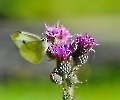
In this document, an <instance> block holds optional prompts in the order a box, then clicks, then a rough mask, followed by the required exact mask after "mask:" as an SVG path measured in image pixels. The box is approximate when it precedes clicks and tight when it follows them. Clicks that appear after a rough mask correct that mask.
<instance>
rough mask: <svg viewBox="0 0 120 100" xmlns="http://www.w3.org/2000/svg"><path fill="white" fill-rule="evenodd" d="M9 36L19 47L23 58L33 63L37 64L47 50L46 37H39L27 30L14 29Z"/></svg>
mask: <svg viewBox="0 0 120 100" xmlns="http://www.w3.org/2000/svg"><path fill="white" fill-rule="evenodd" d="M11 38H12V40H13V41H14V43H15V44H16V45H17V47H18V48H19V51H20V54H21V56H22V57H23V58H25V59H26V60H28V61H29V62H31V63H33V64H39V63H41V61H42V60H43V58H44V56H45V53H46V50H47V39H46V38H40V37H39V36H36V35H34V34H32V33H29V32H24V31H16V32H14V33H12V34H11Z"/></svg>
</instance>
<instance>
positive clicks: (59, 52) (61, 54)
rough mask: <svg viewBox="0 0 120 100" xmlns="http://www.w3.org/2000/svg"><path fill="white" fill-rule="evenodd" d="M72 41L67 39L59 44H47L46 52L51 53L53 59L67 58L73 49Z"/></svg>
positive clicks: (61, 59) (62, 59) (63, 59)
mask: <svg viewBox="0 0 120 100" xmlns="http://www.w3.org/2000/svg"><path fill="white" fill-rule="evenodd" d="M72 43H74V40H73V41H71V42H70V41H68V42H64V43H60V44H53V43H51V44H49V47H48V53H49V55H52V58H53V59H57V60H60V61H65V60H68V59H69V57H70V55H71V54H72V53H73V52H74V51H75V49H74V46H73V44H72Z"/></svg>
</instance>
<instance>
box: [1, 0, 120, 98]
mask: <svg viewBox="0 0 120 100" xmlns="http://www.w3.org/2000/svg"><path fill="white" fill-rule="evenodd" d="M58 20H60V23H61V24H63V25H64V26H65V27H66V28H68V29H69V31H70V32H71V34H76V33H78V32H82V33H89V34H91V35H93V36H94V37H95V38H96V39H97V41H98V43H99V44H100V45H99V46H96V47H95V48H94V49H95V51H96V53H93V52H91V53H90V56H89V60H88V62H87V64H84V65H83V66H82V67H81V68H80V72H79V74H78V76H79V80H80V81H81V82H83V83H80V84H77V85H76V88H75V100H120V0H99V1H98V0H32V1H30V0H0V100H61V96H62V87H61V86H59V85H55V84H53V83H52V82H51V81H50V79H49V74H50V72H51V71H52V70H53V69H54V68H55V62H53V61H49V59H48V58H47V56H46V57H45V59H44V61H43V62H42V63H41V64H40V65H33V64H31V63H29V62H28V61H26V60H24V59H23V58H22V57H21V56H20V54H19V51H18V48H17V47H16V46H15V44H14V43H13V41H12V40H11V38H10V34H12V32H14V31H16V30H23V31H28V32H31V33H35V34H37V35H39V36H42V35H41V33H42V32H44V29H45V28H44V24H45V23H49V24H50V25H53V24H54V23H55V22H56V21H58ZM94 55H95V59H93V58H94Z"/></svg>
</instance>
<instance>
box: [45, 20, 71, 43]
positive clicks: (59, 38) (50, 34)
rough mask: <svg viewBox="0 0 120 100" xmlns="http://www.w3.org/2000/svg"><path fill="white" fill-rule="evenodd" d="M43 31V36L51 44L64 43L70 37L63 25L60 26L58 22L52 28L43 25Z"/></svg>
mask: <svg viewBox="0 0 120 100" xmlns="http://www.w3.org/2000/svg"><path fill="white" fill-rule="evenodd" d="M45 29H46V31H45V32H44V34H45V36H46V37H47V39H48V41H49V42H52V43H53V42H54V43H56V44H59V43H60V42H66V41H67V40H68V38H69V37H70V33H69V31H68V30H67V29H66V28H65V27H64V26H63V25H60V23H59V21H58V22H57V23H56V24H55V25H54V26H49V25H47V24H45Z"/></svg>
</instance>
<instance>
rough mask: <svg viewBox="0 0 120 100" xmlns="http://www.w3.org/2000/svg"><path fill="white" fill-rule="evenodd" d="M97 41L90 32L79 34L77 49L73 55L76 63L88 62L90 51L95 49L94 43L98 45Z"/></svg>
mask: <svg viewBox="0 0 120 100" xmlns="http://www.w3.org/2000/svg"><path fill="white" fill-rule="evenodd" d="M96 42H97V41H96V39H95V38H94V37H92V36H90V35H88V34H77V36H76V40H75V44H76V45H77V49H76V51H75V52H74V53H73V55H72V56H73V61H74V63H75V64H76V65H81V64H83V63H86V61H87V59H88V53H89V51H90V50H93V49H92V48H93V46H94V45H98V44H97V43H96Z"/></svg>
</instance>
